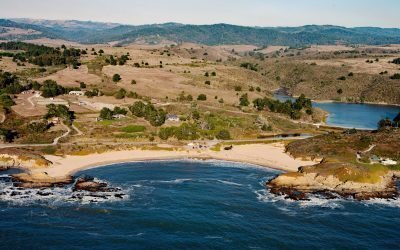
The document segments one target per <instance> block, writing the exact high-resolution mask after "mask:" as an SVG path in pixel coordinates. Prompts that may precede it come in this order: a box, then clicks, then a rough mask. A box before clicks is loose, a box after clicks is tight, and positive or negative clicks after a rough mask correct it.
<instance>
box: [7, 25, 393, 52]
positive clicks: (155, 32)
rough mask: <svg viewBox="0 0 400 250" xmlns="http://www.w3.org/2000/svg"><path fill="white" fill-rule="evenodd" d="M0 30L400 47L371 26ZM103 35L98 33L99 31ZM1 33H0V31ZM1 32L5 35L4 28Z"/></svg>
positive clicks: (84, 37)
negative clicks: (395, 45)
mask: <svg viewBox="0 0 400 250" xmlns="http://www.w3.org/2000/svg"><path fill="white" fill-rule="evenodd" d="M0 27H6V28H20V29H31V30H34V31H37V32H39V33H35V34H30V33H25V34H18V35H15V34H9V35H7V36H4V34H3V36H2V38H3V39H4V38H6V39H35V38H38V37H41V38H57V39H64V40H69V41H74V42H80V43H88V44H89V43H108V42H114V41H119V42H120V43H121V44H126V43H131V42H134V41H136V40H140V39H145V40H146V41H147V42H148V43H157V42H159V41H160V40H170V41H174V42H177V43H179V42H193V43H201V44H205V45H222V44H252V45H257V46H264V45H285V46H292V47H302V46H306V45H311V44H338V43H340V44H394V43H400V29H383V28H374V27H359V28H345V27H340V26H331V25H323V26H318V25H307V26H301V27H244V26H236V25H229V24H214V25H184V24H177V23H165V24H152V25H140V26H134V25H120V24H111V23H96V22H83V21H51V20H35V19H13V20H6V19H0ZM98 31H102V32H98ZM0 32H2V30H1V29H0ZM2 33H6V31H5V30H3V32H2Z"/></svg>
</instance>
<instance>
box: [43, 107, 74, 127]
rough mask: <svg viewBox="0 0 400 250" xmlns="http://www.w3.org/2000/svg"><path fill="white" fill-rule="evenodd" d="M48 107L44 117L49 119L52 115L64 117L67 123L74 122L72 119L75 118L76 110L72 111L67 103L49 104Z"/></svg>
mask: <svg viewBox="0 0 400 250" xmlns="http://www.w3.org/2000/svg"><path fill="white" fill-rule="evenodd" d="M46 107H47V109H48V110H47V114H46V115H45V116H44V119H49V118H52V117H59V118H61V119H63V121H64V122H65V123H67V124H72V121H73V120H74V118H75V115H74V112H73V111H70V110H69V108H68V107H67V106H65V105H56V104H49V105H47V106H46Z"/></svg>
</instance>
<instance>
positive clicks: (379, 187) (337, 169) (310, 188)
mask: <svg viewBox="0 0 400 250" xmlns="http://www.w3.org/2000/svg"><path fill="white" fill-rule="evenodd" d="M398 177H400V172H399V171H389V170H386V169H382V170H381V171H379V172H374V173H371V172H369V171H367V170H366V169H364V168H363V167H362V166H357V165H353V164H350V163H342V162H336V161H330V160H323V161H322V162H321V163H319V164H317V165H315V166H307V167H300V168H299V170H298V171H297V172H289V173H284V174H281V175H278V176H277V177H275V178H274V179H272V180H270V181H268V182H267V183H266V185H267V186H268V187H269V189H270V191H271V192H272V193H274V194H276V195H285V198H289V199H294V200H307V199H308V197H309V195H310V194H318V195H321V196H323V197H326V198H337V197H344V198H353V199H356V200H369V199H373V198H384V199H393V198H395V197H396V196H398V190H397V187H396V179H397V178H398Z"/></svg>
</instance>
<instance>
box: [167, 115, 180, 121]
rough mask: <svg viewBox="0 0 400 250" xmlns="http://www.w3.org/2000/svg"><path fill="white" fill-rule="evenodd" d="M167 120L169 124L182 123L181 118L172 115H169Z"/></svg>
mask: <svg viewBox="0 0 400 250" xmlns="http://www.w3.org/2000/svg"><path fill="white" fill-rule="evenodd" d="M166 120H167V121H169V122H179V121H180V119H179V116H177V115H171V114H168V115H167V117H166Z"/></svg>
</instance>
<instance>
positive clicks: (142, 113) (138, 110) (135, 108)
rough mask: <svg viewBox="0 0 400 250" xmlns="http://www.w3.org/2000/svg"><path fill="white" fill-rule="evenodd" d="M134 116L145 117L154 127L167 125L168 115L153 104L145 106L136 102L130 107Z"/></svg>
mask: <svg viewBox="0 0 400 250" xmlns="http://www.w3.org/2000/svg"><path fill="white" fill-rule="evenodd" d="M129 110H130V111H131V112H132V114H133V115H135V116H137V117H143V118H144V119H145V120H147V121H149V122H150V124H151V125H152V126H161V125H163V124H164V123H165V119H166V116H167V113H166V112H165V111H164V110H163V109H156V108H155V107H154V106H153V105H152V104H145V103H143V102H141V101H138V102H135V103H134V104H133V105H131V106H130V107H129Z"/></svg>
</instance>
